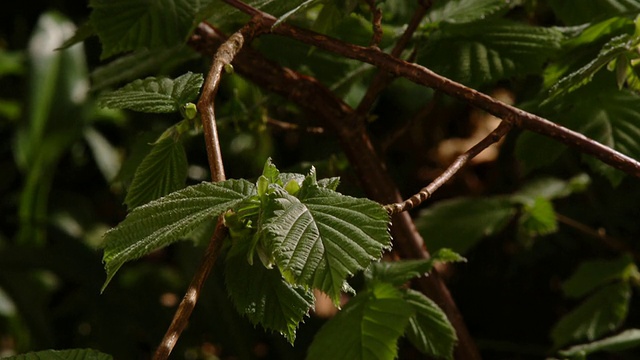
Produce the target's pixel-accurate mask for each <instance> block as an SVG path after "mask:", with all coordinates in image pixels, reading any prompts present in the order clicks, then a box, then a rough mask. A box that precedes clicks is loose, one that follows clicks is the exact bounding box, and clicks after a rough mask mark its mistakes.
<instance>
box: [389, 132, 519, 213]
mask: <svg viewBox="0 0 640 360" xmlns="http://www.w3.org/2000/svg"><path fill="white" fill-rule="evenodd" d="M509 130H511V124H509V123H507V122H504V121H503V122H501V123H500V125H498V127H497V128H495V130H493V131H492V132H491V133H490V134H489V135H487V136H486V137H485V138H484V139H482V140H480V142H478V143H477V144H475V145H474V146H473V147H471V148H470V149H469V150H467V151H466V152H465V153H464V154H461V155H460V156H458V157H457V158H456V159H455V161H454V162H453V163H452V164H451V165H449V167H448V168H447V169H446V170H445V171H444V172H443V173H442V174H441V175H440V176H438V177H437V178H436V179H435V180H433V181H432V182H431V183H430V184H429V185H427V186H425V187H423V188H422V189H420V191H419V192H418V193H416V194H415V195H413V196H411V197H410V198H408V199H407V200H405V201H403V202H399V203H395V204H389V205H385V206H384V207H385V209H387V211H388V212H389V214H397V213H400V212H403V211H408V210H411V209H413V208H415V207H416V206H418V205H420V204H422V203H423V202H424V201H425V200H427V199H428V198H430V197H431V195H433V193H434V192H436V190H438V189H439V188H440V187H441V186H442V185H444V184H445V183H447V182H448V181H449V180H451V178H452V177H453V176H454V175H455V174H456V173H457V172H458V171H460V169H462V168H463V167H464V166H465V165H466V164H467V163H469V161H470V160H471V159H473V158H474V157H476V155H478V154H480V153H481V152H482V151H483V150H484V149H486V148H488V147H489V146H491V145H492V144H495V143H496V142H498V141H499V140H500V139H502V137H504V136H505V135H506V134H507V133H508V132H509Z"/></svg>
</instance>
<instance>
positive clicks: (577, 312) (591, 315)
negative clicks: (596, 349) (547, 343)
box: [551, 282, 631, 347]
mask: <svg viewBox="0 0 640 360" xmlns="http://www.w3.org/2000/svg"><path fill="white" fill-rule="evenodd" d="M630 298H631V286H630V285H629V284H628V283H627V282H618V283H614V284H611V285H606V286H604V287H602V288H600V289H599V290H598V291H596V292H595V293H594V294H593V295H591V296H589V297H588V298H587V299H586V300H584V301H583V302H582V303H581V304H580V305H579V306H578V307H576V308H575V309H573V310H572V311H571V312H569V313H568V314H567V315H565V316H564V317H563V318H562V319H561V320H560V321H559V322H558V323H557V324H556V325H555V326H554V327H553V329H552V330H551V338H552V339H553V343H554V345H555V346H556V347H561V346H565V345H567V344H570V343H573V342H576V341H582V340H589V341H592V340H595V339H597V338H599V337H601V336H602V335H605V334H607V333H610V332H611V331H614V330H616V329H618V328H619V327H620V325H622V322H623V321H624V319H625V318H626V317H627V313H628V311H629V300H630Z"/></svg>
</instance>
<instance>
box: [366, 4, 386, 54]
mask: <svg viewBox="0 0 640 360" xmlns="http://www.w3.org/2000/svg"><path fill="white" fill-rule="evenodd" d="M365 2H366V3H367V5H369V10H370V11H371V26H372V28H373V36H372V37H371V42H370V43H369V46H371V47H375V48H378V49H379V46H380V42H381V41H382V10H380V8H379V7H377V6H376V0H365Z"/></svg>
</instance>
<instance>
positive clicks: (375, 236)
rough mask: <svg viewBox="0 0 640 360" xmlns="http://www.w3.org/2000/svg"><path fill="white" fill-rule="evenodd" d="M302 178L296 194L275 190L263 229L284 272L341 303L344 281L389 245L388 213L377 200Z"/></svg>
mask: <svg viewBox="0 0 640 360" xmlns="http://www.w3.org/2000/svg"><path fill="white" fill-rule="evenodd" d="M308 179H309V177H307V179H306V180H305V182H303V185H302V188H301V189H300V191H299V193H298V196H300V198H299V199H298V198H296V197H294V196H291V195H289V194H288V193H286V192H284V191H280V192H275V193H273V194H271V196H270V197H269V198H268V203H267V204H265V218H266V220H265V222H264V225H263V227H262V229H260V230H259V231H260V232H261V236H262V238H263V242H264V243H265V245H266V247H267V248H268V249H269V250H270V252H271V253H272V254H273V255H274V257H275V259H276V263H277V264H278V267H279V268H280V270H281V271H282V273H283V276H284V277H285V278H286V279H288V280H289V281H292V282H294V283H296V284H301V285H305V286H312V287H316V288H318V289H320V290H322V291H324V292H326V293H327V294H328V295H329V296H330V297H331V299H332V300H333V301H334V302H335V303H336V304H338V303H339V300H340V291H341V289H342V286H343V283H344V281H345V279H346V278H347V277H348V276H350V275H353V274H354V273H355V272H356V271H359V270H363V269H364V268H365V267H367V266H368V265H369V263H370V262H371V261H374V260H377V259H379V258H380V255H381V252H382V250H383V249H385V248H389V246H390V238H389V233H388V229H387V227H388V221H389V218H388V215H387V213H386V211H384V209H383V208H382V206H380V205H379V204H378V203H375V202H373V201H370V200H367V199H357V198H352V197H349V196H344V195H342V194H340V193H337V192H335V191H332V190H329V189H325V188H321V187H319V186H317V184H314V185H310V184H309V182H310V180H308Z"/></svg>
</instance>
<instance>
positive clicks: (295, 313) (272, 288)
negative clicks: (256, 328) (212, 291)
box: [225, 239, 314, 344]
mask: <svg viewBox="0 0 640 360" xmlns="http://www.w3.org/2000/svg"><path fill="white" fill-rule="evenodd" d="M243 240H244V239H236V240H234V242H233V245H232V247H231V250H230V251H229V254H228V255H227V259H226V263H225V278H226V283H227V289H228V291H229V295H230V296H231V299H232V300H233V303H234V305H235V307H236V308H237V309H238V312H240V314H242V315H245V316H247V318H249V320H250V321H251V322H252V323H253V324H260V325H262V326H263V327H264V328H266V329H269V330H273V331H277V332H279V333H280V334H282V335H283V336H284V337H285V338H287V340H288V341H289V342H290V343H291V344H293V342H294V340H295V337H296V329H297V328H298V324H299V323H300V322H301V321H302V319H303V318H304V316H305V315H307V314H308V312H309V309H310V308H311V307H312V306H313V302H314V296H313V293H312V292H311V291H310V290H308V289H305V288H304V287H302V286H298V285H292V284H290V283H288V282H286V281H285V280H284V279H283V278H282V275H280V271H278V269H277V268H273V269H267V268H266V267H264V266H262V264H260V262H258V261H255V262H254V263H253V265H250V264H249V263H248V262H247V257H246V254H247V252H248V251H249V247H250V246H251V244H250V241H243Z"/></svg>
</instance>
